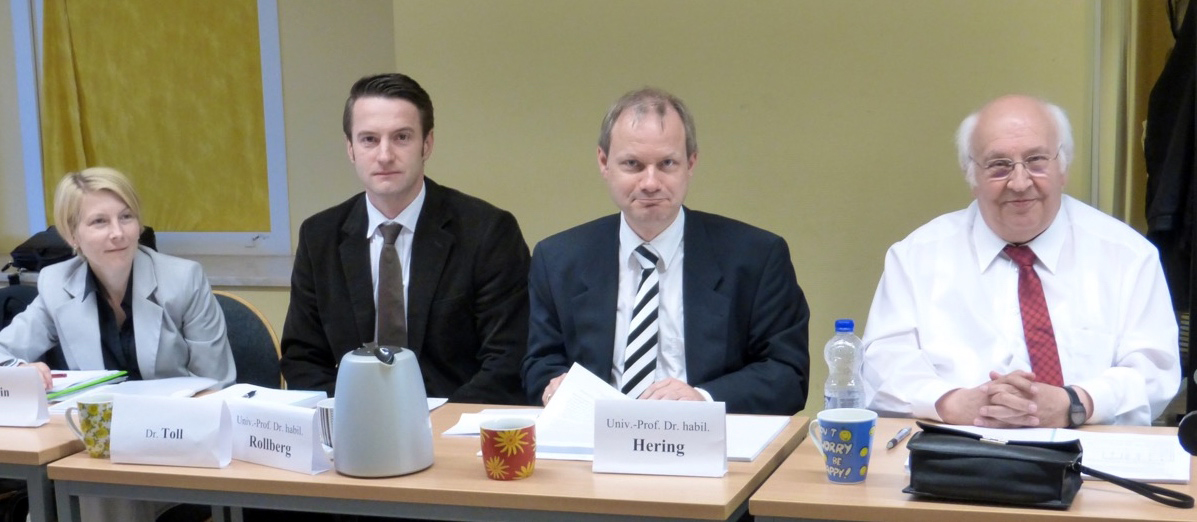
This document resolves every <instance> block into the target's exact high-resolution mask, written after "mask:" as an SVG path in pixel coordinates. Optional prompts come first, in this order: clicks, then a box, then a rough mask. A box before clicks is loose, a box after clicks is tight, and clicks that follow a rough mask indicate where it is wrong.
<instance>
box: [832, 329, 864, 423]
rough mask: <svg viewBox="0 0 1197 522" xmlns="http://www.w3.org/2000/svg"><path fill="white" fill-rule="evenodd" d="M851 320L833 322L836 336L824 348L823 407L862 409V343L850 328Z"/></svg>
mask: <svg viewBox="0 0 1197 522" xmlns="http://www.w3.org/2000/svg"><path fill="white" fill-rule="evenodd" d="M855 329H856V324H855V323H853V321H852V320H851V319H837V320H836V321H835V336H834V337H832V338H831V340H830V341H827V345H826V346H824V347H823V357H824V358H825V359H827V382H826V384H824V385H823V408H824V409H831V408H863V407H864V383H863V382H862V377H861V375H860V367H861V365H862V364H863V363H864V344H863V343H861V342H860V338H859V337H857V336H856V334H855V333H853V331H854V330H855Z"/></svg>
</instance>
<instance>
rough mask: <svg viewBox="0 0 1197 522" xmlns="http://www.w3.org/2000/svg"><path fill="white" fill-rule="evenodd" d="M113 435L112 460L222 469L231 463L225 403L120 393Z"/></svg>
mask: <svg viewBox="0 0 1197 522" xmlns="http://www.w3.org/2000/svg"><path fill="white" fill-rule="evenodd" d="M111 437H112V442H111V444H112V461H113V462H119V463H124V464H157V465H162V466H191V467H197V468H223V467H225V466H228V465H229V462H230V461H232V453H233V439H232V430H231V429H230V428H229V411H228V408H227V407H226V406H225V404H224V402H223V401H205V400H200V399H192V398H189V397H154V396H145V395H116V396H115V397H114V398H113V400H112V434H111Z"/></svg>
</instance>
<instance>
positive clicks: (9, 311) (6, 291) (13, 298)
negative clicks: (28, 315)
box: [0, 285, 37, 330]
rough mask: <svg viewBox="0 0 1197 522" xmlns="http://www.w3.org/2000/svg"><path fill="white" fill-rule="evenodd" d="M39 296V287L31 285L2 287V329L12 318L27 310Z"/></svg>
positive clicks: (0, 299)
mask: <svg viewBox="0 0 1197 522" xmlns="http://www.w3.org/2000/svg"><path fill="white" fill-rule="evenodd" d="M35 298H37V287H36V286H29V285H9V286H6V287H4V288H0V330H3V329H4V328H5V327H7V326H8V323H11V322H12V318H14V317H16V316H17V314H19V313H21V312H23V311H25V307H27V306H29V303H32V302H33V300H34V299H35Z"/></svg>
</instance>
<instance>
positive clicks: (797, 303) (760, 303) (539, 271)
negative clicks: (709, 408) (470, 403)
mask: <svg viewBox="0 0 1197 522" xmlns="http://www.w3.org/2000/svg"><path fill="white" fill-rule="evenodd" d="M697 161H698V145H697V139H696V138H695V134H694V122H693V119H692V118H691V116H690V113H689V111H688V110H687V109H686V106H685V105H684V104H682V102H681V100H679V99H677V98H676V97H674V96H672V95H670V94H668V93H666V92H663V91H659V90H656V89H644V90H640V91H635V92H631V93H628V94H626V95H624V97H623V98H621V99H620V100H619V101H617V102H616V103H615V105H614V106H613V107H612V108H611V110H610V111H609V112H608V114H607V117H606V119H605V120H604V122H603V127H602V132H601V134H600V138H599V147H598V163H599V170H600V172H601V173H602V175H603V179H604V180H605V181H606V182H607V186H608V189H609V190H610V192H611V198H612V199H613V200H614V201H615V204H616V206H618V207H619V209H620V213H619V214H616V215H612V216H607V217H604V218H600V219H597V220H595V221H591V222H590V223H586V224H583V225H580V226H578V227H575V228H572V229H570V230H566V231H565V232H561V233H559V234H557V235H555V236H552V237H550V238H548V239H545V240H544V241H542V242H541V243H540V244H539V245H537V246H536V250H535V252H534V253H533V255H532V271H531V274H530V276H529V285H530V287H529V299H530V303H531V323H530V327H529V332H528V354H527V356H526V357H525V358H524V366H523V376H524V386H525V389H526V391H527V393H528V398H529V399H530V400H532V401H533V402H537V401H541V402H545V403H547V402H548V401H549V400H550V399H552V396H553V393H554V392H555V391H556V390H557V387H558V386H559V385H560V383H561V381H562V380H563V379H564V376H565V373H566V372H567V371H568V370H569V368H570V366H571V365H572V364H573V363H575V362H576V363H580V364H581V365H582V366H584V367H586V368H587V369H588V370H590V371H591V372H593V373H595V374H596V375H598V376H599V377H600V378H602V379H606V380H607V381H608V382H610V383H611V384H612V385H613V386H615V387H616V388H619V389H621V391H623V392H624V393H625V394H627V395H629V396H631V397H634V398H640V399H665V400H716V401H723V402H725V403H726V404H727V411H728V412H730V413H773V414H784V415H790V414H793V413H795V412H797V411H799V410H801V409H802V407H803V405H804V404H805V403H806V393H807V387H808V380H809V375H810V373H809V370H810V368H809V366H810V361H809V356H808V354H807V321H808V319H809V317H810V311H809V309H808V308H807V305H806V298H805V297H804V296H803V294H802V290H801V289H800V288H799V287H798V283H797V281H796V280H795V277H794V267H793V265H792V264H791V262H790V250H789V247H788V246H787V245H786V242H785V240H783V239H782V238H781V237H779V236H777V235H775V234H772V233H769V232H766V231H764V230H761V229H759V228H756V227H753V226H750V225H747V224H744V223H741V222H738V221H734V220H731V219H728V218H725V217H721V216H716V215H714V214H707V213H705V212H698V211H694V210H690V209H685V208H683V207H682V202H683V201H684V199H685V196H686V189H687V188H688V187H689V183H690V179H691V177H692V176H693V173H694V166H695V164H696V163H697ZM642 251H645V252H648V253H647V254H643V253H640V252H642Z"/></svg>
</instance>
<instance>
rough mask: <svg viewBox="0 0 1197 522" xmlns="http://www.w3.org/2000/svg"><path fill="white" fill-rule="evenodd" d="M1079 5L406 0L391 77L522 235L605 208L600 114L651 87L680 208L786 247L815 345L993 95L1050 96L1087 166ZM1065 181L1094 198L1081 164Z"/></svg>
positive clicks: (816, 355)
mask: <svg viewBox="0 0 1197 522" xmlns="http://www.w3.org/2000/svg"><path fill="white" fill-rule="evenodd" d="M1092 10H1093V6H1092V5H1091V4H1090V3H1089V2H1082V1H1072V2H1041V1H1037V0H1027V1H1012V0H1003V1H1000V2H960V1H957V0H941V1H934V0H906V1H902V2H890V1H882V0H877V1H838V2H826V1H793V0H763V1H754V2H725V1H718V0H709V1H701V0H671V1H663V0H656V1H651V2H645V1H637V0H608V1H604V2H551V1H546V0H506V1H501V2H485V1H457V2H416V1H397V2H396V8H395V36H396V41H395V52H396V55H397V58H398V65H399V69H400V70H402V71H404V72H407V73H410V74H411V75H413V76H414V77H415V78H417V79H419V81H420V82H421V83H422V84H423V85H424V87H425V88H427V89H428V90H429V92H430V93H431V94H432V97H433V101H434V102H435V104H436V107H437V124H436V128H437V130H436V132H437V142H436V153H435V154H434V156H433V158H432V160H431V162H430V164H429V166H428V173H429V175H430V176H432V177H434V178H436V179H438V180H439V181H442V182H444V183H445V184H448V185H451V186H454V187H457V188H460V189H463V190H465V191H466V192H469V193H472V194H476V195H480V196H482V197H485V198H487V199H489V200H491V201H492V202H494V203H496V204H498V205H500V206H502V207H505V208H508V209H510V210H512V211H513V212H515V214H516V216H517V217H518V218H519V221H520V224H521V226H522V227H523V230H524V233H525V235H526V237H527V239H528V241H529V242H530V243H535V242H536V241H539V240H540V239H543V238H544V237H545V236H547V235H549V234H551V233H554V232H557V231H560V230H562V229H564V228H566V227H569V226H571V225H574V224H577V223H581V222H584V221H587V220H589V219H592V218H594V217H597V216H600V215H604V214H607V213H610V212H613V211H614V208H615V207H614V205H613V204H612V203H611V201H610V199H609V198H608V196H607V193H606V190H605V188H604V185H603V184H602V180H601V178H600V177H599V175H598V170H597V167H596V165H595V139H596V134H597V131H598V127H599V123H600V120H601V118H602V116H603V113H604V112H605V110H606V108H607V106H608V105H609V104H610V103H611V102H612V101H614V99H615V98H616V97H618V96H619V95H620V94H622V93H623V92H624V91H626V90H629V89H632V88H636V87H639V86H642V85H645V84H651V85H656V86H660V87H663V88H665V89H668V90H671V91H673V92H674V93H676V94H677V95H679V96H680V97H682V99H684V100H685V101H686V102H687V103H688V104H689V106H690V108H691V110H692V111H693V112H694V114H695V118H696V120H697V125H698V137H699V148H700V150H701V152H700V154H699V164H698V169H697V171H696V173H695V176H694V181H693V183H692V185H691V190H690V194H689V197H688V200H687V204H688V205H689V206H691V207H693V208H696V209H702V210H707V211H713V212H718V213H722V214H726V215H729V216H732V217H736V218H739V219H741V220H744V221H747V222H749V223H752V224H755V225H758V226H761V227H764V228H766V229H769V230H771V231H774V232H776V233H778V234H781V235H782V236H783V237H785V238H786V239H787V240H788V241H789V244H790V249H791V252H792V254H793V258H794V265H795V268H796V270H797V275H798V281H799V284H801V285H802V287H803V289H804V290H805V291H806V295H807V299H808V301H809V302H810V306H811V310H812V315H811V329H810V332H811V348H812V359H813V364H812V367H813V371H814V373H815V374H816V375H815V376H814V378H813V379H812V381H811V384H812V387H811V388H812V389H811V392H812V399H811V401H809V402H808V409H809V410H816V411H817V410H818V409H820V408H821V407H822V397H821V394H822V392H821V390H822V384H823V379H824V376H825V375H826V370H825V366H824V363H823V360H822V359H823V358H822V348H823V343H824V342H825V341H826V340H827V338H829V337H830V335H831V333H832V323H833V321H834V319H835V318H837V317H852V318H855V319H856V320H857V322H858V325H859V326H858V330H859V329H860V328H862V327H863V323H864V321H865V319H866V316H867V313H868V309H869V304H870V302H871V300H872V296H873V291H874V289H875V288H876V284H877V280H878V278H879V277H880V275H881V268H882V266H881V265H882V257H883V255H884V254H885V250H886V248H887V247H888V246H889V245H890V244H891V243H893V242H894V241H897V240H899V239H901V238H902V237H904V236H905V235H906V234H908V233H909V232H910V231H911V230H913V229H914V228H915V227H917V226H919V225H920V224H922V223H924V222H926V221H928V220H930V219H931V218H933V217H935V216H936V215H939V214H941V213H943V212H946V211H950V210H954V209H957V208H961V207H963V206H964V205H966V204H967V202H968V201H969V200H970V199H971V197H970V195H969V191H968V187H967V185H966V183H965V182H964V181H963V179H962V177H961V175H960V174H959V170H958V168H957V167H956V165H955V150H954V148H953V141H952V140H953V138H952V135H953V133H954V131H955V128H956V125H957V124H958V123H959V122H960V120H961V119H962V118H963V117H964V116H965V115H966V114H967V113H968V112H969V111H971V110H973V109H975V108H976V107H977V106H978V105H980V104H981V103H983V102H984V101H985V100H986V99H988V98H992V97H994V96H996V95H999V94H1002V93H1007V92H1026V93H1030V94H1035V95H1039V96H1043V97H1046V98H1049V99H1051V100H1054V101H1056V102H1057V103H1059V104H1060V105H1062V106H1063V107H1064V109H1065V110H1066V111H1068V112H1069V114H1070V115H1072V119H1073V122H1074V125H1075V126H1076V127H1077V133H1076V134H1077V138H1078V140H1077V151H1078V156H1080V157H1079V158H1078V161H1077V162H1076V163H1075V167H1074V169H1073V170H1074V172H1077V173H1085V172H1087V169H1088V150H1089V141H1088V139H1087V135H1088V121H1089V117H1088V111H1089V108H1090V96H1089V93H1090V78H1091V77H1092V72H1091V70H1090V67H1091V65H1090V64H1091V62H1092V59H1091V55H1092V49H1091V44H1090V42H1091V41H1092V29H1091V27H1092V24H1093V18H1092V16H1093V15H1092ZM1069 190H1070V192H1072V193H1073V194H1076V195H1081V196H1082V197H1083V196H1085V195H1086V194H1087V193H1088V183H1087V179H1086V176H1085V175H1074V176H1073V179H1072V180H1071V183H1070V186H1069Z"/></svg>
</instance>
